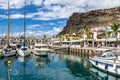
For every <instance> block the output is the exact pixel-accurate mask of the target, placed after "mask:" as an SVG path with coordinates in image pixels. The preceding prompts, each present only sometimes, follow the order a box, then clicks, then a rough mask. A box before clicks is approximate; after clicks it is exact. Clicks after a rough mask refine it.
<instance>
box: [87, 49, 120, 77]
mask: <svg viewBox="0 0 120 80" xmlns="http://www.w3.org/2000/svg"><path fill="white" fill-rule="evenodd" d="M89 61H90V62H91V63H92V65H93V66H95V67H96V68H98V69H100V70H102V71H104V72H107V73H109V74H111V75H114V76H118V77H120V56H119V55H118V53H116V52H113V51H110V50H104V52H102V54H101V55H100V54H99V53H98V51H97V53H96V54H95V55H94V56H90V57H89Z"/></svg>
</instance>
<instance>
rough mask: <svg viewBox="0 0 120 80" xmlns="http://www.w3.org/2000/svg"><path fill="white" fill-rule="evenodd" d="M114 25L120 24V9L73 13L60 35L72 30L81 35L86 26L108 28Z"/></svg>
mask: <svg viewBox="0 0 120 80" xmlns="http://www.w3.org/2000/svg"><path fill="white" fill-rule="evenodd" d="M113 23H120V7H115V8H110V9H99V10H92V11H89V12H86V13H73V14H72V15H71V16H70V17H69V19H68V21H67V23H66V26H65V27H64V29H63V31H61V32H60V33H59V35H64V34H66V33H68V32H69V31H70V30H72V31H74V32H75V33H80V32H81V31H83V29H84V27H85V26H88V27H91V28H94V27H107V26H111V25H112V24H113Z"/></svg>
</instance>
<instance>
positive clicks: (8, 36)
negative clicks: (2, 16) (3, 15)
mask: <svg viewBox="0 0 120 80" xmlns="http://www.w3.org/2000/svg"><path fill="white" fill-rule="evenodd" d="M9 38H10V2H9V0H8V35H7V46H9Z"/></svg>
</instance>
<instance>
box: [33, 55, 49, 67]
mask: <svg viewBox="0 0 120 80" xmlns="http://www.w3.org/2000/svg"><path fill="white" fill-rule="evenodd" d="M33 59H34V61H35V67H44V66H45V65H47V64H48V63H50V60H49V58H48V57H39V56H34V57H33Z"/></svg>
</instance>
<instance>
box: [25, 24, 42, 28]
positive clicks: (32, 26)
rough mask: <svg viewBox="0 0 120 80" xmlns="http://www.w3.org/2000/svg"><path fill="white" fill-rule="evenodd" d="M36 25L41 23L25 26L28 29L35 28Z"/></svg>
mask: <svg viewBox="0 0 120 80" xmlns="http://www.w3.org/2000/svg"><path fill="white" fill-rule="evenodd" d="M36 27H41V25H40V24H34V25H29V26H28V27H27V28H28V29H35V28H36Z"/></svg>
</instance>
